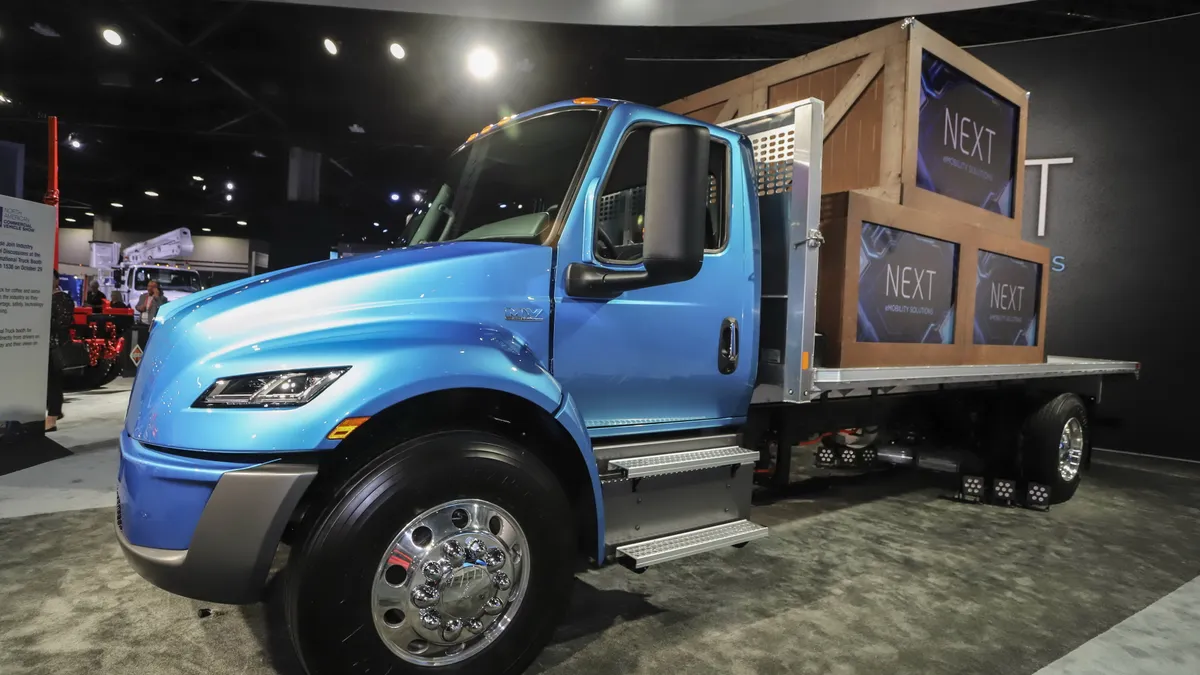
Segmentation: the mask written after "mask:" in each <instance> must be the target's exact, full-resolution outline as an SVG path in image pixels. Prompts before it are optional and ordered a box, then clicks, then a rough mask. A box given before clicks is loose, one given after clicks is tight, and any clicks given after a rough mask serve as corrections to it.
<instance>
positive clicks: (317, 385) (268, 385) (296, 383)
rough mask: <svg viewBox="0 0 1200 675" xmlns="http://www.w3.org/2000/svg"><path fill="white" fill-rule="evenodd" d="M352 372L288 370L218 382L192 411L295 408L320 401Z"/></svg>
mask: <svg viewBox="0 0 1200 675" xmlns="http://www.w3.org/2000/svg"><path fill="white" fill-rule="evenodd" d="M347 370H350V368H348V367H346V368H320V369H315V370H288V371H282V372H277V373H259V374H257V375H241V376H239V377H228V378H223V379H220V380H217V381H216V382H214V383H213V385H212V386H211V387H209V388H208V390H207V391H205V392H204V393H203V394H202V395H201V396H200V398H198V399H196V402H195V403H193V404H192V407H193V408H294V407H297V406H302V405H304V404H305V403H308V402H309V401H311V400H313V399H314V398H316V397H317V394H320V393H321V392H323V391H325V389H326V388H327V387H329V385H331V384H333V383H334V382H335V381H336V380H337V379H338V378H339V377H341V376H342V375H343V374H345V372H346V371H347Z"/></svg>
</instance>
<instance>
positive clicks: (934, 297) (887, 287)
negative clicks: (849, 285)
mask: <svg viewBox="0 0 1200 675" xmlns="http://www.w3.org/2000/svg"><path fill="white" fill-rule="evenodd" d="M957 271H958V244H955V243H953V242H949V241H943V240H941V239H934V238H932V237H924V236H921V235H919V234H914V233H912V232H906V231H904V230H897V229H895V228H891V227H885V226H883V225H877V224H875V223H868V222H864V223H863V224H862V252H861V253H860V255H859V274H858V341H859V342H905V343H923V344H944V345H948V344H954V316H955V302H954V299H955V288H956V285H957V282H956V279H957V276H958V274H957Z"/></svg>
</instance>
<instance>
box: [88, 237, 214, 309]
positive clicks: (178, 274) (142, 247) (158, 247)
mask: <svg viewBox="0 0 1200 675" xmlns="http://www.w3.org/2000/svg"><path fill="white" fill-rule="evenodd" d="M193 250H195V246H194V245H193V243H192V232H191V230H189V229H188V228H186V227H180V228H178V229H175V230H171V231H170V232H167V233H166V234H160V235H159V236H157V237H154V238H152V239H147V240H146V241H139V242H138V243H136V244H132V245H130V246H129V247H127V248H126V249H125V250H124V251H122V254H123V257H122V260H121V263H120V264H119V265H118V266H117V267H115V268H113V269H112V270H111V271H110V272H111V273H110V274H102V277H103V281H102V284H103V290H104V292H105V294H106V295H108V296H109V297H111V294H112V291H113V290H118V291H121V292H122V293H123V294H124V295H125V301H126V302H127V303H128V304H129V305H130V306H133V305H134V303H136V302H137V299H138V297H139V296H140V295H141V294H142V293H145V292H146V287H147V286H149V285H150V282H151V281H157V282H158V285H159V287H160V288H162V290H163V294H164V295H166V296H167V300H177V299H179V298H182V297H183V296H185V295H190V294H192V293H195V292H197V291H200V290H203V289H204V286H203V284H202V283H201V281H200V273H199V272H197V271H196V270H193V269H191V268H189V267H187V266H185V265H179V264H172V263H170V262H168V261H172V260H178V259H180V258H185V257H187V256H189V255H191V253H192V251H193Z"/></svg>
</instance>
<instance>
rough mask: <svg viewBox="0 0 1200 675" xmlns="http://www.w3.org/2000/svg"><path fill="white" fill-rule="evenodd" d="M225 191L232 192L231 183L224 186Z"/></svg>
mask: <svg viewBox="0 0 1200 675" xmlns="http://www.w3.org/2000/svg"><path fill="white" fill-rule="evenodd" d="M225 189H226V190H232V189H233V182H229V183H226V184H225Z"/></svg>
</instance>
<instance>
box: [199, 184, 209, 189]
mask: <svg viewBox="0 0 1200 675" xmlns="http://www.w3.org/2000/svg"><path fill="white" fill-rule="evenodd" d="M200 189H201V190H208V186H207V185H201V186H200Z"/></svg>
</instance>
